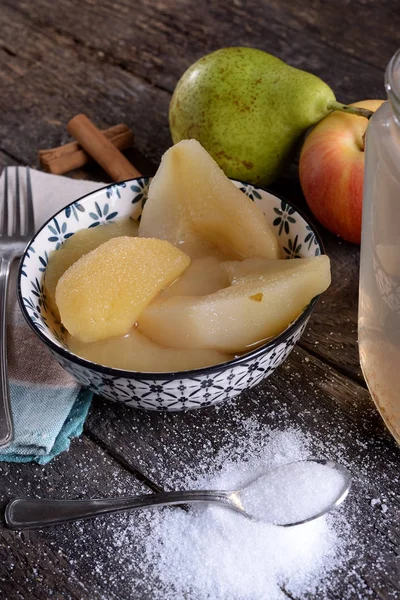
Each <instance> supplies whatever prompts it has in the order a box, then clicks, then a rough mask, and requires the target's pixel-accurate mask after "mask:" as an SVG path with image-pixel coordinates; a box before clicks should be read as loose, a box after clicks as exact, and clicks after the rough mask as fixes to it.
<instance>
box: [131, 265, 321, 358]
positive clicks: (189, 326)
mask: <svg viewBox="0 0 400 600" xmlns="http://www.w3.org/2000/svg"><path fill="white" fill-rule="evenodd" d="M285 262H286V261H282V263H285ZM291 263H292V268H291V269H287V268H285V269H282V270H281V271H279V272H275V273H271V274H269V273H266V274H264V275H262V274H261V275H260V274H256V275H247V276H245V277H243V278H241V279H240V280H239V281H238V282H237V283H236V284H235V285H232V286H230V287H228V288H225V289H222V290H220V291H218V292H215V293H214V294H209V295H208V296H201V297H187V296H186V297H185V296H178V297H173V298H165V299H163V298H157V299H156V300H154V301H153V302H152V303H151V304H149V306H147V308H146V309H145V310H144V311H143V312H142V314H141V315H140V318H139V322H138V325H139V329H140V330H141V331H142V332H143V333H145V334H146V335H147V336H148V337H150V338H151V339H153V340H154V341H156V342H158V343H159V344H169V345H170V346H174V347H178V348H213V349H214V350H218V351H221V352H229V353H233V352H235V353H236V352H244V351H245V350H246V349H247V348H248V347H249V346H252V345H254V344H256V343H257V342H259V341H261V340H264V339H267V338H271V337H274V336H276V335H277V334H279V333H280V332H281V331H283V330H284V329H285V328H286V327H287V326H288V325H289V323H291V322H292V321H293V320H294V319H296V317H298V316H299V314H300V313H301V312H302V310H303V309H304V308H305V306H307V304H309V302H310V301H311V300H312V298H314V296H317V295H318V294H320V293H321V292H323V291H324V290H326V288H327V287H328V286H329V284H330V280H331V277H330V264H329V258H328V257H327V256H318V257H315V258H312V259H310V260H307V261H301V260H293V261H291ZM282 266H283V265H282ZM285 266H286V265H285Z"/></svg>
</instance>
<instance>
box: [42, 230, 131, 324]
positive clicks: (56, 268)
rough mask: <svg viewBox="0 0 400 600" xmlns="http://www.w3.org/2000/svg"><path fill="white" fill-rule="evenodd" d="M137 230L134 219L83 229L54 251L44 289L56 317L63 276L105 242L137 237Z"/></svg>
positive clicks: (46, 274) (47, 270)
mask: <svg viewBox="0 0 400 600" xmlns="http://www.w3.org/2000/svg"><path fill="white" fill-rule="evenodd" d="M137 230H138V223H137V221H133V220H132V219H121V220H120V221H116V222H115V223H108V224H107V225H100V226H99V227H91V228H90V229H82V230H81V231H77V232H76V233H75V234H74V235H73V236H72V237H70V238H68V239H67V240H65V242H64V243H63V245H62V246H61V247H60V248H59V249H58V250H54V252H52V253H51V254H50V256H49V263H48V265H47V268H46V272H45V275H44V288H45V294H46V297H47V300H48V303H49V306H50V308H51V309H52V311H53V313H54V316H55V317H58V318H59V316H60V315H59V313H58V308H57V305H56V286H57V283H58V280H59V279H60V277H61V275H62V274H63V273H65V271H66V270H67V269H68V268H69V267H70V266H71V265H73V264H74V262H76V261H77V260H78V259H79V258H80V257H81V256H83V255H84V254H87V253H88V252H90V251H91V250H94V249H95V248H97V247H98V246H100V245H101V244H104V242H107V241H108V240H111V239H112V238H114V237H119V236H123V235H128V236H136V235H137Z"/></svg>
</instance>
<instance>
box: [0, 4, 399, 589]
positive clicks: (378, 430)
mask: <svg viewBox="0 0 400 600" xmlns="http://www.w3.org/2000/svg"><path fill="white" fill-rule="evenodd" d="M1 4H2V6H1V11H0V108H1V112H0V114H1V117H0V167H3V166H5V165H7V164H15V163H28V164H31V165H35V164H36V160H37V158H36V153H37V149H38V148H40V147H53V146H58V145H61V144H63V143H65V142H67V141H69V140H70V138H69V136H68V134H67V132H66V124H67V122H68V120H69V119H70V118H71V117H73V116H74V115H75V114H77V113H80V112H84V113H86V114H88V116H89V117H90V118H91V119H93V121H94V122H95V123H96V124H97V125H98V126H99V127H102V128H106V127H109V126H111V125H113V124H115V123H118V122H121V121H123V122H125V123H127V125H128V126H129V127H130V128H131V129H132V130H133V131H134V133H135V148H134V149H132V150H129V151H128V152H127V156H128V158H129V159H130V160H131V162H132V163H133V164H134V165H135V166H136V167H137V168H138V169H139V170H140V171H141V172H142V173H145V174H152V173H154V171H155V169H156V167H157V165H158V162H159V160H160V157H161V155H162V153H163V152H164V151H165V150H166V148H167V147H168V146H169V145H170V143H171V139H170V134H169V129H168V106H169V100H170V95H171V92H172V91H173V89H174V86H175V84H176V82H177V81H178V79H179V77H180V76H181V75H182V73H183V72H184V70H185V69H186V68H187V67H188V66H189V65H190V64H191V63H193V62H194V61H195V60H196V59H197V58H199V57H200V56H202V55H203V54H205V53H207V52H210V51H212V50H214V49H217V48H219V47H222V46H230V45H248V46H254V47H257V48H261V49H264V50H266V51H269V52H272V53H273V54H275V55H277V56H279V57H280V58H282V59H283V60H285V61H287V62H288V63H289V64H292V65H294V66H296V67H299V68H303V69H306V70H308V71H311V72H313V73H315V74H317V75H319V76H320V77H321V78H323V79H324V80H325V81H327V83H328V84H330V85H331V87H332V88H333V89H334V91H335V93H336V96H337V98H338V99H339V100H341V101H344V102H350V101H355V100H360V99H363V98H374V97H376V98H380V97H384V89H383V73H384V69H385V66H386V63H387V61H388V59H389V58H390V56H391V55H392V54H393V53H394V51H395V50H396V49H397V46H398V44H399V42H398V31H399V29H400V11H399V10H398V3H396V2H389V0H376V1H372V0H352V2H351V3H350V2H347V1H346V0H338V1H337V2H335V3H332V2H322V1H320V0H311V1H310V2H308V3H304V1H300V0H282V1H280V0H279V1H278V0H262V1H257V0H246V1H244V0H235V1H234V2H230V3H228V2H226V3H217V2H214V3H205V2H195V1H194V0H179V2H165V1H162V0H154V1H152V2H150V1H149V0H136V1H135V3H131V2H130V1H129V0H115V1H114V2H112V3H110V2H108V1H107V0H82V1H81V0H59V1H58V2H57V3H54V2H50V0H36V1H35V2H34V3H33V2H26V1H24V0H3V1H2V3H1ZM73 176H74V177H83V178H87V179H97V180H102V181H107V178H106V176H105V174H104V172H103V171H102V170H101V169H99V167H96V166H95V165H88V166H87V167H85V168H84V169H80V170H79V171H76V172H74V173H73ZM272 189H273V191H275V192H276V193H278V194H281V195H282V196H283V197H285V198H287V199H288V200H290V201H291V202H293V203H294V204H296V205H297V206H299V207H300V208H301V209H303V210H305V211H306V212H308V211H307V207H306V206H305V202H304V198H303V196H302V193H301V190H300V186H299V182H298V179H297V171H296V168H295V167H294V166H292V168H291V170H290V172H288V173H287V174H286V176H285V177H284V178H282V179H281V180H280V181H278V182H276V183H275V184H274V185H273V186H272ZM308 214H309V213H308ZM319 229H320V232H321V234H322V237H323V240H324V244H325V246H326V250H327V252H328V254H329V256H330V258H331V262H332V274H333V279H332V285H331V287H330V289H329V290H328V291H327V292H326V293H325V294H324V296H323V298H321V301H320V302H319V304H318V306H317V309H316V310H315V312H314V314H313V316H312V318H311V320H310V322H309V325H308V328H307V330H306V333H305V334H304V336H303V337H302V339H301V342H300V344H299V345H298V346H297V348H296V350H295V351H293V352H292V354H291V355H290V357H289V359H288V360H287V361H286V362H285V364H284V365H282V366H281V367H280V368H279V369H278V370H277V371H276V372H275V373H274V374H273V376H271V377H270V378H269V379H268V380H267V381H265V382H264V383H262V384H260V385H259V386H258V387H257V388H256V389H255V390H252V391H248V392H246V393H243V394H242V395H241V396H240V398H238V399H237V401H236V402H235V403H233V404H232V405H227V406H224V407H222V408H221V409H219V410H216V409H208V410H204V411H201V412H194V413H189V414H184V415H182V414H180V415H161V414H152V413H144V412H139V411H133V410H131V409H129V408H126V407H123V406H119V405H114V404H111V403H108V402H106V401H102V400H97V401H96V402H95V403H94V405H93V408H92V410H91V413H90V416H89V419H88V421H87V423H86V429H85V435H84V436H82V437H81V438H80V440H75V441H74V442H73V444H72V447H71V450H70V451H69V452H68V453H64V454H62V455H61V456H60V457H58V458H57V459H55V460H53V461H52V462H51V463H50V464H49V465H47V466H46V467H38V466H36V465H21V466H18V465H12V464H7V463H0V484H1V489H2V493H1V499H3V500H5V499H6V498H7V497H9V496H13V495H16V494H18V495H19V494H27V495H30V494H32V495H43V496H48V497H55V496H56V495H59V496H60V495H62V496H64V497H73V496H75V495H76V494H78V495H84V494H87V495H91V496H93V495H107V494H110V495H111V494H112V493H113V492H114V491H115V489H119V490H121V492H122V493H123V492H128V491H131V492H135V491H138V490H140V489H142V487H141V486H142V483H140V481H139V480H141V481H142V482H143V481H144V482H145V484H146V488H147V489H149V487H151V486H152V487H153V489H157V486H160V487H166V488H170V487H173V486H176V485H179V481H180V479H181V478H182V476H183V474H184V473H186V472H187V470H190V469H194V468H196V467H199V466H200V465H203V466H204V468H205V467H206V466H207V464H208V465H211V464H212V460H213V457H214V456H216V454H217V453H218V451H219V449H220V448H221V447H222V446H223V445H224V444H225V443H226V441H227V440H228V439H231V438H232V436H239V435H242V434H243V431H242V424H243V422H244V421H245V420H246V419H248V418H252V419H253V420H254V421H255V422H257V423H259V425H260V427H263V426H265V427H272V426H274V427H282V428H283V427H288V426H294V427H297V428H300V429H301V430H302V431H303V432H305V433H307V434H308V435H309V436H310V444H311V446H312V448H313V449H314V451H315V453H321V452H323V453H324V454H325V455H328V456H331V457H333V458H337V459H339V460H341V461H343V462H344V464H347V465H348V466H349V467H350V469H351V470H352V473H353V475H354V477H355V485H354V487H353V492H352V494H351V496H350V498H349V501H348V502H347V503H346V506H345V507H344V512H345V514H346V516H347V518H348V519H349V521H350V523H351V532H352V537H351V539H349V544H350V548H351V549H352V550H354V556H353V558H352V560H351V562H350V565H349V569H348V570H347V571H345V570H343V569H342V570H339V571H338V572H337V573H336V578H335V585H334V586H332V588H331V589H330V591H329V593H328V595H327V596H326V598H332V599H335V600H339V599H340V600H350V599H351V600H353V599H354V600H358V599H364V598H365V599H366V598H379V599H381V600H397V599H398V598H399V597H400V567H399V554H400V552H399V537H400V531H399V522H400V516H399V514H400V506H399V498H400V483H399V461H400V456H399V448H398V447H397V446H396V445H395V444H394V442H393V441H392V439H391V438H390V437H389V435H388V434H387V432H386V430H385V429H384V427H383V424H382V422H381V420H380V418H379V416H378V414H377V412H376V411H375V409H374V406H373V404H372V401H371V399H370V396H369V394H368V391H367V390H366V387H365V383H364V381H363V378H362V375H361V372H360V368H359V362H358V349H357V293H358V265H359V249H358V248H357V247H356V246H354V245H352V244H348V243H345V242H342V241H340V240H339V239H338V238H336V237H335V236H333V235H331V234H330V233H329V232H327V231H325V230H324V229H323V228H322V227H320V228H319ZM383 497H385V498H387V506H388V510H387V512H383V511H382V510H381V508H380V506H379V504H378V505H375V506H372V505H371V501H372V499H374V498H383ZM125 525H126V522H125V521H124V517H123V516H121V517H118V516H114V517H109V518H104V519H99V520H96V521H90V522H89V521H88V522H85V523H84V524H74V525H70V526H65V527H62V528H54V529H53V530H44V531H42V532H30V533H28V534H18V533H14V532H10V531H8V530H5V529H4V528H2V529H0V539H1V540H2V542H3V544H2V546H1V548H0V557H1V565H0V596H1V597H2V598H3V597H4V598H5V600H14V598H27V599H30V598H33V599H35V598H37V599H38V600H42V599H44V598H46V599H47V598H50V597H54V598H60V599H61V598H62V599H67V598H68V599H69V598H71V599H74V600H75V599H78V598H79V599H82V600H98V599H99V600H100V598H107V600H114V598H115V600H125V599H127V600H130V599H131V598H132V600H133V599H135V600H136V599H137V598H139V597H140V598H141V600H142V599H143V600H150V598H148V594H147V596H146V593H145V592H144V591H143V590H142V589H141V588H140V576H139V574H138V571H137V569H136V567H135V565H134V564H133V565H132V564H131V565H126V564H124V565H123V566H121V565H119V564H118V562H117V557H116V556H115V557H114V556H108V555H109V554H110V553H109V549H110V548H112V547H113V543H115V540H114V537H113V536H114V529H115V528H116V529H117V531H122V530H123V528H124V526H125ZM113 540H114V541H113ZM97 557H98V558H99V561H98V563H96V558H97ZM107 558H109V561H110V562H109V568H108V569H106V570H103V572H101V570H96V568H94V565H95V564H97V565H98V564H107ZM135 569H136V570H135ZM123 577H125V579H123ZM155 585H156V584H155ZM135 587H136V588H137V589H135ZM314 598H315V600H316V599H317V598H318V595H314ZM324 598H325V597H324ZM296 600H297V599H296ZM318 600H319V598H318Z"/></svg>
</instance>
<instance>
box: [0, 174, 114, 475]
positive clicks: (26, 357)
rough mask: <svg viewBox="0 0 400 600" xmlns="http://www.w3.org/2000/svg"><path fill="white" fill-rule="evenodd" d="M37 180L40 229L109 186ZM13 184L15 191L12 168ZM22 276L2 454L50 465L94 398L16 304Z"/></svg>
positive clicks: (10, 313) (14, 312)
mask: <svg viewBox="0 0 400 600" xmlns="http://www.w3.org/2000/svg"><path fill="white" fill-rule="evenodd" d="M31 175H32V191H33V200H34V211H35V226H36V228H39V227H40V225H41V224H42V223H44V222H45V221H46V220H47V219H48V218H50V217H51V216H52V215H53V214H54V213H55V212H57V211H58V210H59V209H61V208H62V207H63V206H65V205H66V204H68V203H69V202H72V201H74V200H76V199H77V198H79V197H80V196H83V195H84V194H87V193H89V192H91V191H94V190H95V189H98V188H100V187H102V186H103V185H104V184H102V183H95V182H90V181H81V180H75V179H68V178H66V177H60V176H57V175H49V174H47V173H42V172H40V171H34V170H32V172H31ZM2 179H3V175H2V176H1V178H0V190H3V181H2ZM8 179H9V181H10V182H11V186H12V185H13V182H14V173H13V168H12V167H11V168H10V167H9V177H8ZM11 191H12V190H11ZM22 191H23V190H22ZM0 193H1V192H0ZM16 271H17V264H14V265H13V269H12V272H11V277H10V287H9V295H8V308H7V321H8V322H7V352H8V371H9V377H10V395H11V409H12V414H13V421H14V429H15V437H14V441H13V442H12V443H11V444H10V445H9V446H8V447H6V448H2V449H0V461H9V462H30V461H35V462H37V463H39V464H46V463H48V462H49V461H50V460H51V459H52V458H54V456H57V455H58V454H60V452H63V451H64V450H67V449H68V448H69V445H70V441H71V439H72V438H73V437H76V436H79V435H80V434H81V433H82V429H83V424H84V422H85V419H86V416H87V413H88V410H89V407H90V402H91V398H92V394H91V392H89V391H88V390H84V389H83V388H81V387H80V386H79V385H78V384H77V383H76V381H75V380H74V379H73V378H72V377H71V375H69V374H68V373H67V372H66V371H64V369H63V368H62V367H61V366H60V365H59V364H58V363H57V361H56V360H55V359H54V358H53V356H52V355H51V354H50V352H48V350H47V348H46V346H45V345H44V344H43V343H42V342H41V341H40V340H39V339H38V338H37V337H36V335H35V334H34V333H33V332H32V331H31V329H30V328H29V326H28V325H27V323H26V322H25V320H24V317H23V316H22V313H21V311H20V309H19V307H18V304H17V299H16Z"/></svg>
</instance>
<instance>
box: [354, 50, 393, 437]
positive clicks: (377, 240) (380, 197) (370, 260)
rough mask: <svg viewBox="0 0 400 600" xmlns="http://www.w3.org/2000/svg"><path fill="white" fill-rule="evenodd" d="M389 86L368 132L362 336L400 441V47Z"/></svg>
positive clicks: (376, 393) (373, 381) (367, 364)
mask: <svg viewBox="0 0 400 600" xmlns="http://www.w3.org/2000/svg"><path fill="white" fill-rule="evenodd" d="M385 86H386V91H387V94H388V99H389V100H388V102H385V103H384V104H382V106H381V107H380V108H379V109H378V110H377V111H376V112H375V114H374V115H373V116H372V118H371V120H370V122H369V125H368V128H367V135H366V148H365V149H366V156H365V176H364V196H363V216H362V235H361V263H360V298H359V318H358V340H359V351H360V362H361V368H362V371H363V374H364V377H365V380H366V382H367V385H368V388H369V391H370V393H371V395H372V398H373V400H374V402H375V404H376V406H377V408H378V410H379V412H380V414H381V416H382V418H383V419H384V421H385V423H386V425H387V427H388V428H389V430H390V431H391V433H392V434H393V436H394V437H395V439H396V440H397V442H398V443H400V50H399V51H398V52H397V53H396V54H395V55H394V56H393V58H392V59H391V61H390V63H389V65H388V67H387V69H386V78H385Z"/></svg>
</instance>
